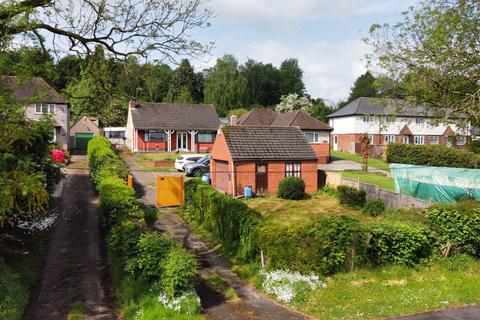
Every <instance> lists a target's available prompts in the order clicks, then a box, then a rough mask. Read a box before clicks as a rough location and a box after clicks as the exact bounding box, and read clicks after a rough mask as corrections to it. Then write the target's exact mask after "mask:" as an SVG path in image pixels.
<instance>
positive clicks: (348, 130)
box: [328, 97, 471, 155]
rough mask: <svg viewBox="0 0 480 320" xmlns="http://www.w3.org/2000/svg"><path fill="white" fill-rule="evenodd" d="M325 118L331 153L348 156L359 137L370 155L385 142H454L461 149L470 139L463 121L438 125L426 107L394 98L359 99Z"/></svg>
mask: <svg viewBox="0 0 480 320" xmlns="http://www.w3.org/2000/svg"><path fill="white" fill-rule="evenodd" d="M328 118H329V119H330V120H329V123H330V126H331V127H333V131H332V148H333V150H338V151H343V152H349V153H360V149H361V146H360V136H361V135H362V134H368V137H369V143H370V144H371V145H372V147H373V148H371V150H373V151H372V153H373V154H374V155H379V154H381V153H382V152H383V146H384V145H386V144H388V143H403V144H444V145H452V144H453V143H454V144H455V146H456V147H458V148H463V147H465V145H466V144H467V143H468V142H469V141H470V136H471V132H470V131H471V130H470V124H469V123H467V122H466V120H465V119H458V120H457V123H453V124H452V123H448V124H447V123H442V122H441V120H440V119H439V118H438V117H436V116H435V115H434V114H433V113H432V112H431V111H429V110H428V109H427V108H425V107H422V106H418V105H411V104H409V103H407V102H406V101H404V100H397V99H383V98H366V97H361V98H358V99H356V100H355V101H353V102H351V103H349V104H348V105H346V106H345V107H343V108H341V109H340V110H338V111H337V112H334V113H332V114H330V115H328ZM449 137H454V139H453V138H449ZM453 141H454V142H453Z"/></svg>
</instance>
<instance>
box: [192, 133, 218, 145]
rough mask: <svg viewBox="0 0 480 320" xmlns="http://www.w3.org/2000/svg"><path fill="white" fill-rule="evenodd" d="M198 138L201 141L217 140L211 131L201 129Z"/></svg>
mask: <svg viewBox="0 0 480 320" xmlns="http://www.w3.org/2000/svg"><path fill="white" fill-rule="evenodd" d="M196 140H197V142H199V143H211V142H213V140H215V136H214V135H213V133H211V132H209V131H199V132H198V134H197V136H196Z"/></svg>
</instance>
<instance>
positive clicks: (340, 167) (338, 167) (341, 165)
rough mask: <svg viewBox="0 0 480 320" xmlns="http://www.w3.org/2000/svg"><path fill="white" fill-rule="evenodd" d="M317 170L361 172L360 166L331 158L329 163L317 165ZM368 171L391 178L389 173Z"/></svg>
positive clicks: (385, 171)
mask: <svg viewBox="0 0 480 320" xmlns="http://www.w3.org/2000/svg"><path fill="white" fill-rule="evenodd" d="M318 169H319V170H323V171H345V170H362V165H361V164H360V163H357V162H354V161H351V160H343V159H337V158H333V157H332V161H331V162H330V163H327V164H319V165H318ZM368 171H370V172H377V173H381V174H384V175H386V176H388V177H390V176H391V174H390V172H389V171H387V170H380V169H376V168H374V167H368Z"/></svg>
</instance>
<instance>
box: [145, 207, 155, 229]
mask: <svg viewBox="0 0 480 320" xmlns="http://www.w3.org/2000/svg"><path fill="white" fill-rule="evenodd" d="M143 211H144V212H143V219H144V220H145V223H146V224H147V225H152V224H154V223H155V222H156V221H157V216H158V210H157V208H155V207H151V206H150V207H146V208H145V210H143Z"/></svg>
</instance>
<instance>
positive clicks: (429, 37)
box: [365, 0, 480, 120]
mask: <svg viewBox="0 0 480 320" xmlns="http://www.w3.org/2000/svg"><path fill="white" fill-rule="evenodd" d="M479 17H480V2H479V1H477V0H446V1H445V0H431V1H421V2H420V3H419V4H418V5H417V6H416V7H411V8H410V9H409V10H408V11H407V12H405V13H404V14H403V21H401V22H399V23H397V24H395V25H393V26H391V25H389V24H384V25H378V24H375V25H372V27H371V28H370V33H369V35H368V37H366V38H365V41H366V43H367V44H369V45H371V46H372V48H373V53H372V54H370V55H368V56H367V58H368V59H369V62H370V64H371V65H373V66H374V67H375V68H380V69H381V70H382V72H383V76H384V77H385V78H386V79H389V82H390V84H391V85H393V86H397V87H400V88H401V90H397V92H398V91H400V92H404V93H405V96H404V97H405V98H407V99H409V100H414V102H415V103H417V104H423V105H424V106H425V107H427V108H429V109H430V111H431V112H433V113H436V114H437V115H438V116H440V117H443V118H447V119H455V118H458V117H460V116H467V117H470V118H471V119H473V120H479V119H480V49H479V48H480V19H479Z"/></svg>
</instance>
